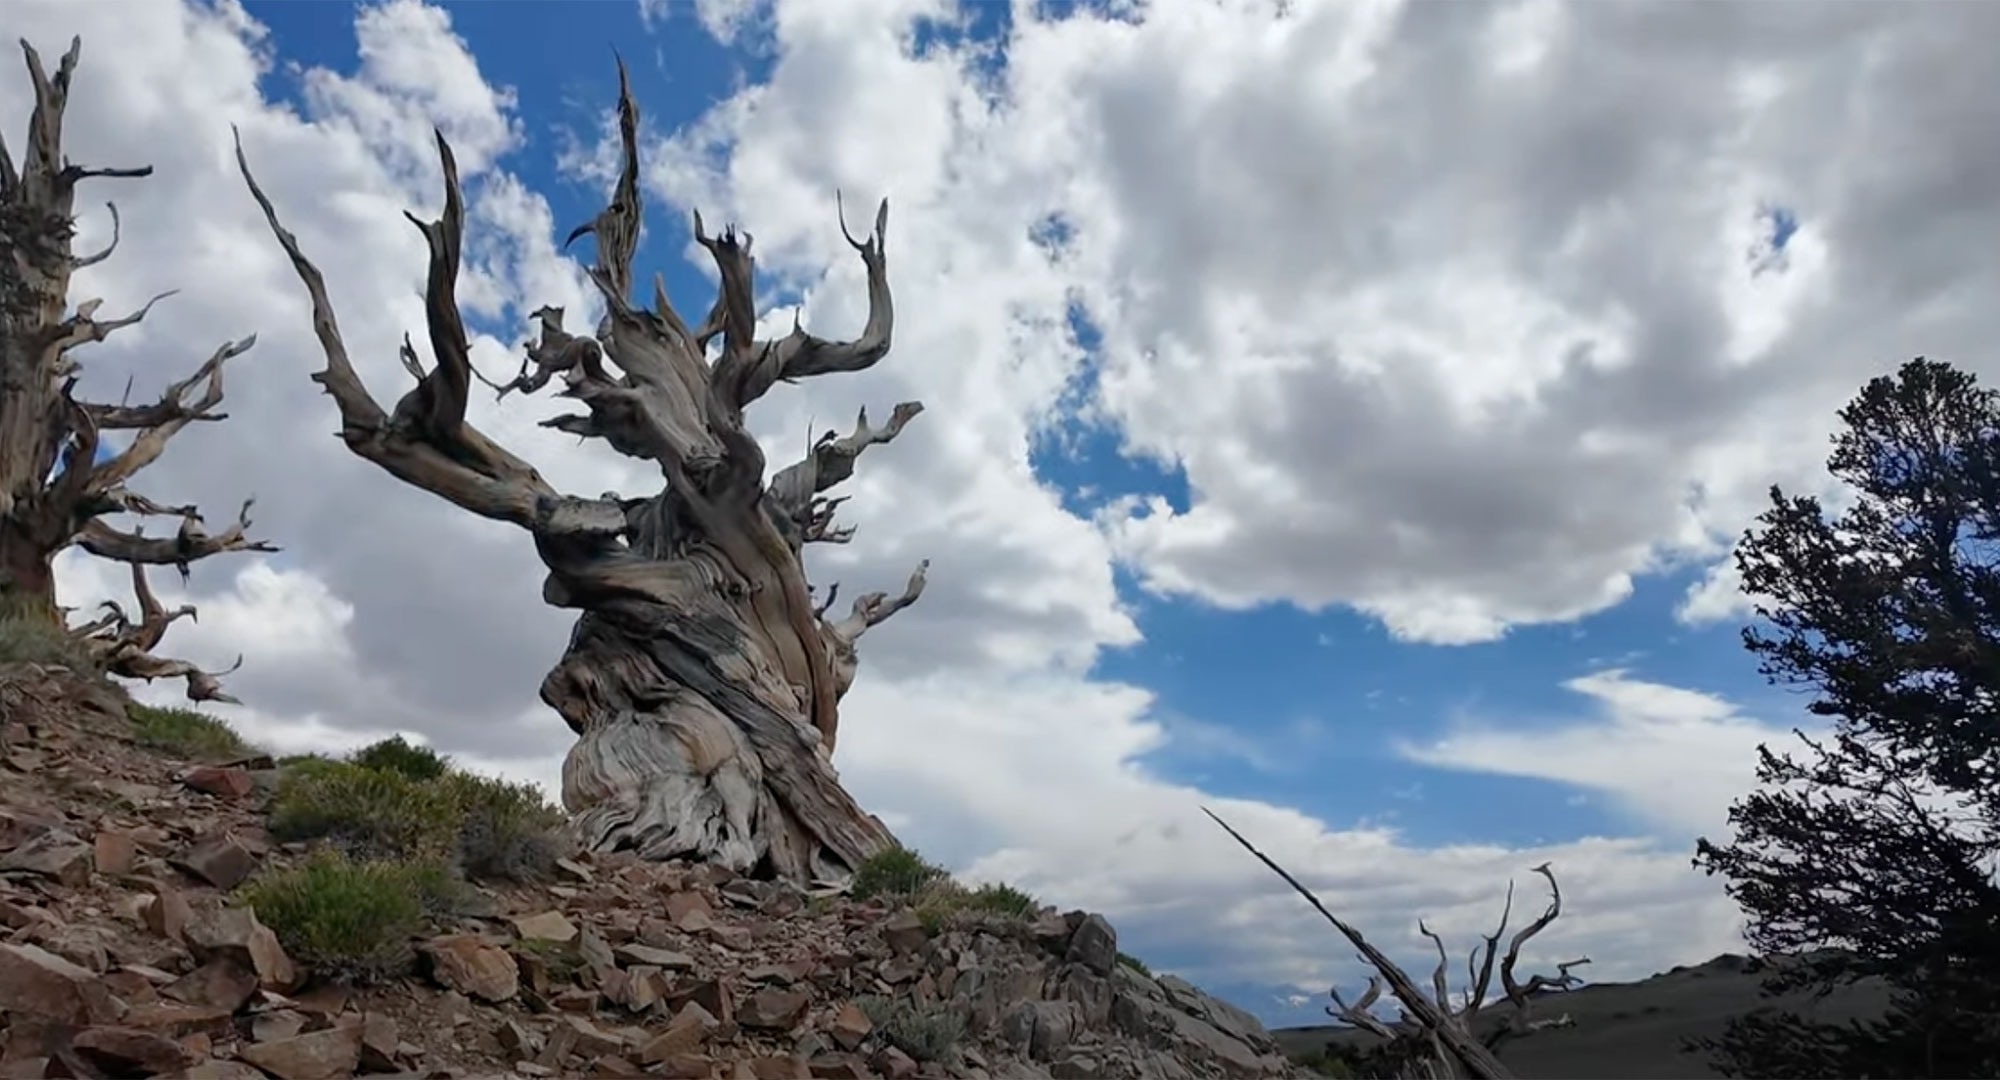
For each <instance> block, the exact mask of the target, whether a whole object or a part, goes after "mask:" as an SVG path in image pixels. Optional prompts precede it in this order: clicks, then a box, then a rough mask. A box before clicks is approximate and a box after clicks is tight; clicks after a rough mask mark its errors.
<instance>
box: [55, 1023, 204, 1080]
mask: <svg viewBox="0 0 2000 1080" xmlns="http://www.w3.org/2000/svg"><path fill="white" fill-rule="evenodd" d="M70 1046H71V1047H72V1048H73V1049H75V1050H76V1052H77V1053H79V1054H82V1055H83V1056H84V1057H85V1058H88V1059H89V1060H90V1061H92V1062H93V1063H95V1064H97V1065H98V1066H100V1067H102V1068H103V1069H105V1070H106V1071H108V1072H110V1073H112V1074H113V1075H118V1076H133V1075H137V1076H151V1075H154V1074H157V1073H165V1072H173V1071H174V1070H176V1069H180V1068H184V1067H186V1066H187V1065H190V1064H192V1063H193V1062H194V1056H193V1055H192V1054H190V1053H189V1052H188V1049H187V1048H186V1047H184V1046H182V1045H181V1044H180V1043H178V1042H175V1041H174V1040H172V1039H169V1038H167V1037H166V1036H165V1035H161V1034H160V1033H158V1032H154V1031H142V1030H140V1029H138V1028H129V1027H93V1028H85V1029H84V1030H82V1031H79V1032H77V1034H76V1037H75V1039H73V1040H72V1041H71V1042H70Z"/></svg>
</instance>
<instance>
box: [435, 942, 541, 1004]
mask: <svg viewBox="0 0 2000 1080" xmlns="http://www.w3.org/2000/svg"><path fill="white" fill-rule="evenodd" d="M424 952H425V954H426V955H428V956H429V957H430V958H431V976H432V977H433V978H435V979H436V980H437V981H438V983H439V984H440V985H442V986H444V987H445V988H447V989H450V990H456V991H458V992H459V993H461V994H464V995H466V996H467V997H474V998H478V999H480V1000H481V1001H493V1002H500V1001H510V1000H512V999H513V997H514V996H515V995H516V994H518V993H520V990H521V970H520V967H519V966H518V965H516V964H515V963H514V957H513V955H512V954H511V953H509V952H508V951H507V950H505V949H503V948H501V947H499V946H497V945H493V944H489V943H488V942H485V941H483V940H481V939H480V938H479V936H478V935H477V934H451V935H447V936H445V937H439V938H432V939H431V941H430V942H429V943H428V944H427V945H425V946H424Z"/></svg>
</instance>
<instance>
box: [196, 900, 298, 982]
mask: <svg viewBox="0 0 2000 1080" xmlns="http://www.w3.org/2000/svg"><path fill="white" fill-rule="evenodd" d="M182 936H183V937H184V938H185V940H186V941H187V946H188V951H189V952H192V953H193V954H194V957H195V959H196V960H197V961H198V962H201V963H207V962H208V961H209V960H212V959H214V958H215V957H217V956H228V957H231V958H233V959H234V960H236V962H237V963H239V964H242V965H244V966H245V967H247V968H249V969H250V970H251V971H253V972H256V974H257V983H258V985H259V986H262V987H264V988H265V989H267V990H276V991H278V992H279V993H284V992H286V991H289V990H292V989H294V988H296V987H297V986H298V985H299V982H300V979H299V971H298V968H297V966H295V965H294V964H293V963H292V959H291V957H289V956H286V955H285V949H284V946H282V945H279V944H278V936H277V935H276V934H273V933H272V932H271V931H270V929H269V928H268V927H266V926H265V925H264V924H262V923H260V922H258V921H257V914H256V912H254V911H251V910H250V909H249V908H240V907H224V908H213V909H209V910H204V911H198V912H196V913H195V914H194V917H193V918H191V919H189V920H188V924H187V928H186V930H185V931H184V932H183V935H182Z"/></svg>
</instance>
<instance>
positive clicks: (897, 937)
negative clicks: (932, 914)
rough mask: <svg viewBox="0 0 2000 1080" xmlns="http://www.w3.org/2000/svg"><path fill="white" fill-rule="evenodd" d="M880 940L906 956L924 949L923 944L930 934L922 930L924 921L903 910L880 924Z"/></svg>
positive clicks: (915, 914)
mask: <svg viewBox="0 0 2000 1080" xmlns="http://www.w3.org/2000/svg"><path fill="white" fill-rule="evenodd" d="M882 940H884V941H886V942H888V943H889V947H890V948H892V949H894V950H896V952H898V953H900V954H903V955H908V954H910V953H914V952H916V951H917V950H919V949H921V948H923V947H924V942H926V941H929V940H930V932H929V931H927V930H925V929H924V921H923V919H921V918H919V917H918V916H917V913H916V912H914V911H911V910H910V909H908V908H904V909H903V910H902V911H899V912H897V913H895V914H894V915H891V916H889V918H888V920H887V921H886V922H884V923H883V924H882Z"/></svg>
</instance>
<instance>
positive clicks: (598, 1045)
mask: <svg viewBox="0 0 2000 1080" xmlns="http://www.w3.org/2000/svg"><path fill="white" fill-rule="evenodd" d="M563 1019H564V1020H565V1021H567V1022H568V1024H569V1028H570V1030H571V1031H573V1032H575V1033H576V1043H575V1047H576V1053H579V1054H582V1055H583V1056H584V1057H587V1058H591V1057H599V1056H602V1055H605V1054H617V1053H623V1052H624V1050H625V1040H623V1039H621V1038H619V1037H618V1036H616V1035H613V1034H612V1033H610V1032H608V1031H605V1030H604V1029H603V1028H600V1027H598V1026H597V1025H596V1024H593V1023H591V1022H590V1021H588V1020H586V1019H584V1018H583V1017H581V1016H565V1017H563Z"/></svg>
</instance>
